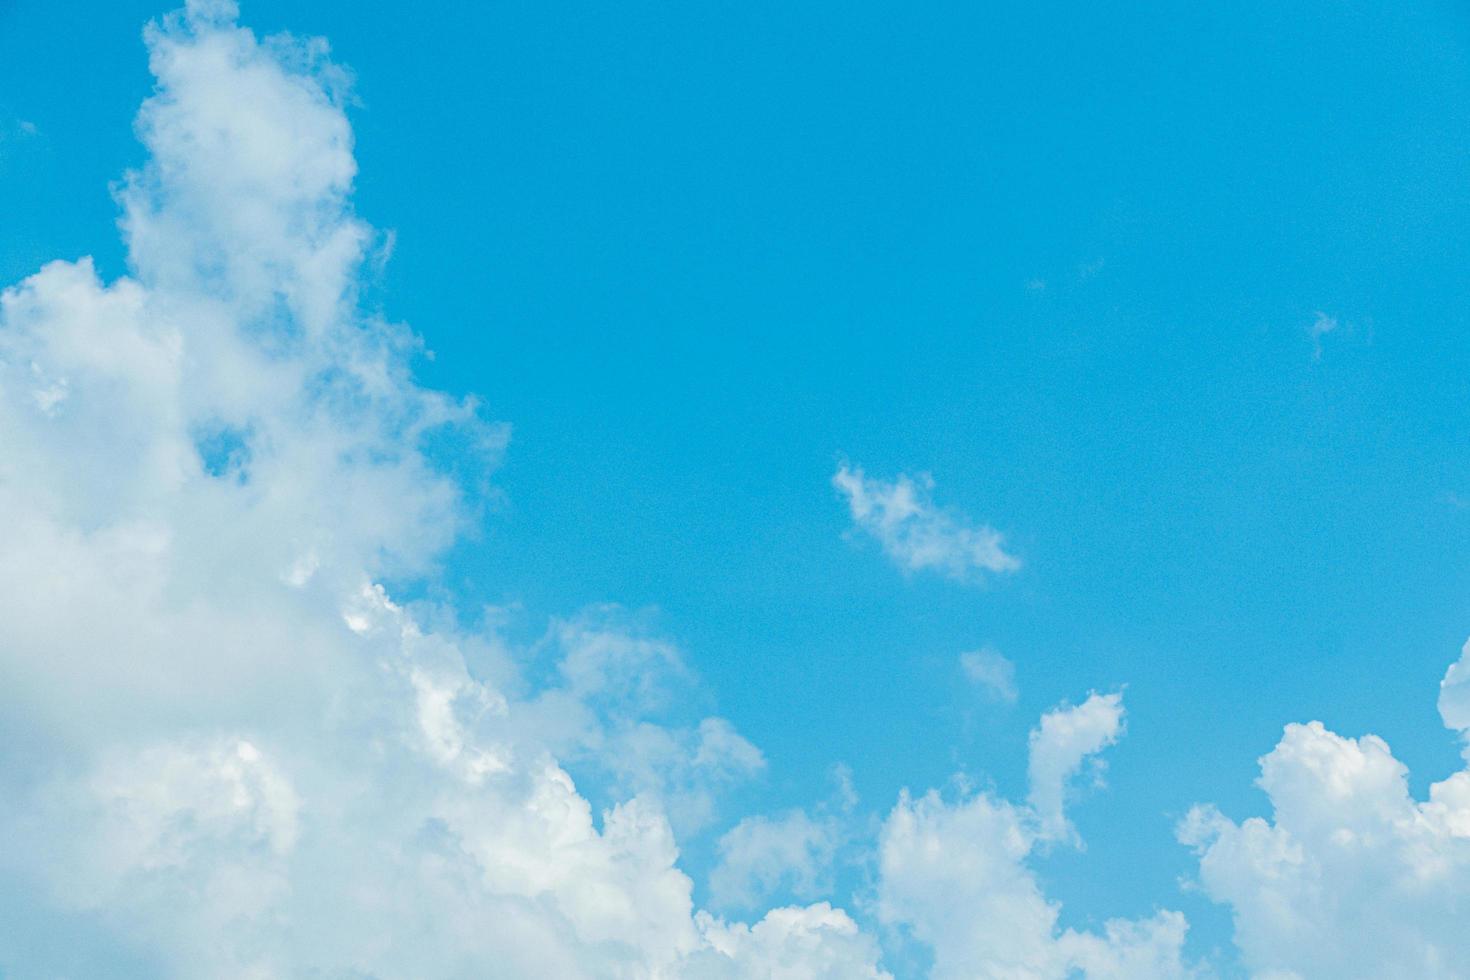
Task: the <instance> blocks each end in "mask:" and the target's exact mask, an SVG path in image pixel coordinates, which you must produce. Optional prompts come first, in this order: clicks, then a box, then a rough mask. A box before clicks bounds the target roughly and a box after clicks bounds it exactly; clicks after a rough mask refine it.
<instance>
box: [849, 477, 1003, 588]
mask: <svg viewBox="0 0 1470 980" xmlns="http://www.w3.org/2000/svg"><path fill="white" fill-rule="evenodd" d="M832 485H833V486H834V487H836V488H837V491H838V492H839V493H840V494H842V496H843V497H844V498H845V499H846V500H847V507H848V510H849V511H850V512H851V514H852V523H853V526H854V527H855V528H856V529H858V530H860V531H862V532H864V533H866V534H868V535H869V536H871V537H872V538H874V539H875V540H877V541H878V543H879V544H881V545H882V546H883V551H884V553H885V554H886V555H888V557H889V558H891V559H892V560H893V562H894V564H896V565H897V566H898V567H899V568H901V569H903V570H904V571H905V572H908V573H912V572H922V571H933V572H938V573H939V574H941V575H944V576H945V577H946V578H951V579H955V580H957V581H965V580H973V579H975V578H976V577H977V576H978V575H980V574H982V573H986V572H990V573H994V574H1001V573H1004V572H1013V571H1015V570H1016V569H1018V568H1020V567H1021V562H1020V559H1018V558H1016V557H1015V556H1014V555H1011V554H1009V553H1007V552H1006V550H1005V547H1004V539H1003V537H1002V535H1001V533H1000V532H999V531H997V530H996V529H995V528H993V527H990V526H989V525H987V524H978V525H977V524H974V523H973V522H971V520H970V519H969V518H968V517H966V516H965V515H964V514H961V513H959V512H957V511H954V510H952V509H949V508H941V507H938V506H936V505H935V504H934V502H933V500H931V499H930V494H931V493H932V491H933V489H934V480H933V479H932V478H931V477H930V476H929V475H928V474H927V473H920V474H919V475H917V476H909V475H908V474H906V473H900V474H899V475H898V478H897V479H895V480H894V481H893V482H891V483H889V482H886V481H884V480H879V479H869V478H868V477H866V476H865V475H864V474H863V470H862V467H849V466H848V465H847V464H846V463H843V464H842V465H840V466H839V467H838V468H837V472H836V474H834V475H833V477H832Z"/></svg>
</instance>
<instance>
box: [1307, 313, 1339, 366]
mask: <svg viewBox="0 0 1470 980" xmlns="http://www.w3.org/2000/svg"><path fill="white" fill-rule="evenodd" d="M1337 327H1338V323H1337V317H1334V316H1328V315H1327V314H1326V313H1323V312H1322V311H1321V310H1318V311H1317V313H1316V315H1315V316H1314V317H1313V318H1312V322H1311V324H1310V325H1309V326H1308V327H1307V335H1308V336H1309V337H1311V338H1312V360H1314V361H1320V360H1321V359H1322V338H1323V337H1325V336H1327V335H1328V334H1330V333H1332V331H1334V330H1336V329H1337Z"/></svg>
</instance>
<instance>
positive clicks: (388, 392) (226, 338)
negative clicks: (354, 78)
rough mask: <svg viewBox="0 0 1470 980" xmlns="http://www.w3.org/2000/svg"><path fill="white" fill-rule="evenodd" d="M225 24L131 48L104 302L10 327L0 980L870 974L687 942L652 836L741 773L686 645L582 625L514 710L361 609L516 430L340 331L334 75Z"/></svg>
mask: <svg viewBox="0 0 1470 980" xmlns="http://www.w3.org/2000/svg"><path fill="white" fill-rule="evenodd" d="M235 16H236V14H235V10H234V8H233V5H232V4H230V3H228V2H220V0H214V2H194V3H191V4H190V5H189V7H188V8H187V9H186V10H185V11H182V12H180V13H177V14H174V15H171V16H168V17H166V18H164V19H162V20H161V21H159V22H158V23H156V24H154V25H153V26H151V27H150V28H149V29H148V31H147V34H146V41H147V47H148V52H149V56H150V64H151V68H152V71H153V73H154V74H155V76H156V78H157V87H156V90H155V92H154V94H153V95H152V96H151V97H150V98H149V99H148V100H147V102H146V103H145V104H144V106H143V108H142V110H141V112H140V113H139V116H138V120H137V130H138V133H139V135H140V137H141V138H142V140H143V142H144V144H145V145H146V148H147V150H148V154H149V156H148V162H147V163H146V165H145V166H143V167H142V169H140V170H139V171H137V172H135V173H130V174H128V175H127V176H126V178H125V179H124V180H123V181H122V183H121V184H120V187H119V190H118V198H119V202H120V204H121V207H122V212H123V216H122V221H121V227H122V230H123V233H124V236H125V239H126V244H127V250H128V253H127V254H128V265H129V274H128V275H127V276H125V277H123V278H120V279H117V280H116V281H113V282H110V283H109V282H103V281H102V280H101V279H100V278H99V276H98V274H97V272H96V270H95V269H94V267H93V265H92V263H91V262H89V261H88V260H85V259H84V260H81V261H77V262H55V263H52V264H50V265H47V266H45V267H44V268H43V269H41V270H40V271H39V272H38V273H36V274H35V275H34V276H32V277H30V278H29V279H27V280H25V281H24V282H22V283H19V284H17V285H15V286H14V287H12V288H10V289H8V290H6V291H5V292H4V294H3V298H0V432H3V433H4V440H5V451H4V452H3V453H0V513H3V514H4V515H5V526H6V535H5V544H4V547H3V548H0V719H3V722H0V725H3V728H4V736H5V737H4V738H0V838H3V839H4V840H6V841H7V846H6V847H5V848H3V849H0V889H3V891H5V892H6V893H8V894H9V895H24V896H25V901H24V903H23V904H17V903H15V902H14V901H12V900H11V899H8V898H7V899H6V901H7V902H9V904H10V905H11V906H12V907H14V908H17V909H22V910H23V911H24V916H22V917H19V918H17V917H14V916H12V917H6V916H0V973H4V974H5V975H7V976H11V975H14V976H45V975H58V974H60V973H67V974H74V975H93V976H101V975H118V974H119V973H120V972H123V971H121V968H120V967H119V965H118V964H122V963H128V964H134V965H135V969H134V970H133V972H134V974H135V975H143V976H179V977H191V978H207V977H262V978H264V977H301V976H321V977H382V978H388V977H451V976H454V977H462V976H484V975H486V973H487V971H493V972H495V973H496V975H501V976H528V977H529V976H557V977H577V976H588V977H591V976H596V977H617V976H627V977H634V976H637V977H657V976H685V975H702V976H712V977H718V976H730V977H768V976H784V977H793V978H795V977H877V976H882V975H883V974H882V973H881V971H880V968H879V967H878V947H877V944H876V942H875V941H874V940H873V939H872V937H871V936H869V935H867V934H865V933H864V932H862V930H860V929H859V928H858V926H857V924H856V923H855V922H854V920H853V919H852V918H851V917H850V916H848V915H847V914H846V913H845V912H843V911H841V910H839V909H835V908H832V907H831V906H830V905H826V904H816V905H811V906H808V907H792V908H784V909H777V910H774V911H772V912H770V913H769V914H767V915H765V916H764V917H761V918H758V919H757V920H756V921H754V922H753V923H741V922H726V921H724V920H721V919H716V918H713V917H711V916H708V915H704V914H701V913H697V911H696V909H695V908H694V905H693V902H692V899H691V894H692V884H691V881H690V879H689V878H688V877H687V876H686V875H685V874H684V873H683V872H682V871H681V870H679V868H678V867H677V866H676V859H677V856H678V848H677V844H676V836H675V834H676V828H678V827H679V826H685V827H697V826H702V825H704V824H707V823H708V822H709V820H710V819H711V818H712V817H711V814H712V807H713V803H712V801H713V800H714V799H715V798H716V797H717V796H718V794H719V793H720V792H722V791H723V790H724V789H725V788H726V787H728V786H730V785H732V784H733V783H735V782H738V781H740V780H742V779H746V778H749V777H750V776H751V775H752V774H754V773H756V772H758V771H759V770H760V769H761V767H762V766H763V765H764V760H763V758H762V756H761V754H760V752H759V751H758V750H757V749H756V748H755V747H754V746H753V745H751V744H750V743H749V742H747V741H746V740H745V739H744V738H742V737H741V736H740V735H739V733H738V732H736V731H735V729H734V728H733V727H732V726H731V725H730V724H729V723H728V722H725V721H723V720H721V719H719V718H703V719H701V718H698V717H692V718H679V719H676V718H672V715H673V714H674V713H676V712H671V706H672V707H677V706H678V702H679V700H680V699H679V697H678V696H677V692H678V690H679V685H681V684H686V683H687V682H688V679H687V676H686V675H687V672H686V671H685V670H684V669H683V667H682V665H681V660H680V657H679V654H678V651H677V649H676V648H674V647H672V646H671V645H670V644H668V643H666V642H663V641H661V640H659V639H657V638H656V637H653V636H651V635H649V634H648V632H647V631H646V630H643V629H641V628H639V626H638V624H637V623H635V622H631V621H630V620H629V618H628V617H626V616H625V615H622V614H620V613H618V611H616V610H609V609H598V610H590V611H588V612H586V613H583V614H581V615H578V616H574V617H571V618H569V619H568V620H566V621H564V622H561V623H558V624H556V625H554V626H553V628H552V630H551V631H550V633H549V635H548V637H547V639H546V641H545V642H544V643H543V644H541V645H539V647H538V649H540V650H542V651H543V652H546V653H547V655H548V656H549V657H551V658H552V659H553V661H554V663H553V665H552V667H551V668H550V669H549V671H548V672H546V673H548V676H547V677H546V678H545V679H544V680H543V682H541V683H539V684H532V683H531V682H530V681H529V680H528V679H527V677H526V676H525V671H524V669H523V668H522V667H521V666H519V665H520V663H521V656H520V654H519V652H517V651H512V650H510V649H509V648H508V647H507V645H506V644H505V643H504V642H502V641H501V640H499V639H497V638H496V636H495V635H493V633H484V632H478V633H477V632H471V631H467V630H464V629H461V628H458V627H456V626H455V625H454V624H453V622H452V617H450V616H449V615H448V614H447V613H445V612H444V611H443V610H435V609H432V608H428V607H413V608H410V607H406V606H404V605H401V604H399V603H397V602H395V601H394V598H393V596H392V595H390V593H389V592H388V591H386V590H385V589H384V588H383V587H382V586H381V585H380V584H378V583H381V582H384V581H388V580H404V579H411V578H412V577H414V576H417V575H421V574H424V573H425V572H426V570H428V569H430V568H431V567H432V562H433V561H434V560H435V558H436V556H437V555H439V554H440V553H442V551H443V549H444V548H445V547H446V546H447V545H448V544H449V543H450V542H451V541H452V540H453V539H454V538H455V536H456V535H457V534H458V533H460V531H461V530H462V529H463V528H465V527H466V526H467V525H469V524H470V523H471V522H473V521H474V520H475V519H476V509H477V500H476V498H475V495H474V494H475V486H476V484H475V481H473V480H469V481H466V480H464V479H461V478H452V477H451V475H450V474H448V473H446V472H444V471H442V470H441V468H440V467H439V466H438V465H437V464H436V462H435V454H434V452H433V449H432V447H433V445H434V444H435V443H436V441H439V440H441V439H442V438H443V437H445V436H452V438H453V440H454V442H455V445H457V446H460V447H469V451H471V452H473V453H476V454H477V455H478V457H479V459H480V460H481V462H482V464H483V466H484V467H486V468H488V467H489V466H490V465H491V463H493V460H494V458H495V455H496V453H497V452H498V451H499V449H500V447H501V445H502V443H503V442H504V439H505V434H506V433H505V430H504V428H503V427H501V426H498V425H495V424H493V423H490V422H488V421H486V420H484V419H482V418H481V417H480V414H479V411H478V409H477V406H476V405H475V404H474V403H473V402H472V401H466V400H460V399H455V398H451V397H448V396H446V395H443V394H441V393H437V392H434V391H429V390H426V389H424V388H422V387H420V386H419V385H417V384H416V383H415V382H414V380H413V379H412V377H411V374H410V363H411V360H412V358H413V356H414V354H415V352H416V351H417V350H418V349H419V341H418V340H417V339H416V338H415V337H414V336H413V335H412V334H411V333H409V332H408V331H406V330H405V329H403V328H401V327H398V326H395V325H393V324H391V323H387V322H384V321H382V320H381V319H379V318H376V317H372V316H368V315H365V314H363V313H362V312H361V306H360V304H359V303H358V301H357V295H356V293H357V290H358V284H359V282H360V281H361V277H362V274H363V269H364V267H365V266H366V265H368V264H370V263H371V261H372V260H373V258H374V252H375V250H377V249H378V248H379V247H380V245H381V241H380V239H379V237H378V236H377V235H376V234H375V233H374V232H373V230H372V229H371V228H370V227H368V226H367V225H366V224H365V223H364V222H362V221H361V220H359V219H358V218H357V217H356V216H355V214H354V212H353V209H352V206H351V202H350V192H351V189H352V183H353V179H354V174H355V163H354V158H353V152H352V134H351V131H350V128H349V126H348V124H347V121H346V117H345V115H344V113H343V110H342V104H343V100H344V98H345V96H346V87H347V84H348V79H347V77H346V75H345V74H344V73H343V72H342V71H340V70H338V69H337V68H335V67H334V66H333V65H332V64H331V63H330V61H329V60H328V57H327V51H326V49H325V46H324V45H323V44H322V43H320V42H315V41H302V40H297V39H292V38H289V37H277V38H269V39H264V40H262V39H258V38H257V37H255V36H254V35H253V34H251V33H250V32H249V31H248V30H245V29H243V28H241V27H239V26H237V24H236V22H235ZM569 765H570V766H572V767H573V768H578V767H580V768H578V771H579V772H585V773H587V774H588V775H587V776H586V778H587V779H588V780H590V781H592V782H593V783H596V784H598V785H601V786H602V787H603V789H604V791H605V795H606V796H607V798H608V800H609V803H608V805H607V806H606V807H605V808H602V807H594V806H593V804H592V803H591V802H590V800H589V797H588V795H587V793H586V792H585V791H584V788H583V787H579V786H578V785H576V784H574V782H573V780H572V778H571V776H570V775H569V770H568V768H567V767H568V766H569ZM36 930H40V931H42V932H45V931H46V930H50V931H49V933H48V934H49V935H50V936H51V937H52V939H51V940H50V941H45V942H34V941H31V939H30V938H28V937H29V935H30V934H31V933H33V932H35V931H36ZM58 936H63V937H73V938H74V937H83V936H84V937H87V941H86V942H81V941H72V939H67V940H64V941H56V937H58Z"/></svg>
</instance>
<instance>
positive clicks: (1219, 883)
mask: <svg viewBox="0 0 1470 980" xmlns="http://www.w3.org/2000/svg"><path fill="white" fill-rule="evenodd" d="M1467 663H1470V645H1467V651H1466V652H1465V653H1464V654H1463V655H1462V656H1461V659H1460V661H1459V662H1458V663H1457V664H1455V665H1454V666H1453V667H1451V668H1450V671H1449V672H1448V674H1446V676H1445V682H1444V685H1443V687H1442V688H1441V695H1440V710H1441V713H1442V714H1443V716H1444V719H1445V723H1446V724H1447V725H1448V726H1449V727H1450V728H1452V729H1456V730H1459V731H1461V732H1462V733H1464V732H1465V730H1466V729H1467V728H1470V717H1467V715H1466V712H1465V707H1466V701H1465V697H1464V690H1465V687H1464V685H1465V678H1466V676H1467V671H1470V668H1467V666H1466V665H1467ZM1259 785H1260V787H1261V789H1263V790H1264V791H1265V792H1266V795H1267V796H1268V797H1269V799H1270V802H1271V808H1272V814H1271V817H1270V819H1262V818H1260V817H1252V818H1249V819H1247V820H1245V821H1242V822H1241V823H1235V822H1234V821H1232V820H1230V819H1228V818H1227V817H1225V816H1224V815H1223V814H1221V813H1220V812H1219V811H1218V810H1217V809H1215V808H1214V807H1211V806H1197V807H1195V808H1194V809H1192V810H1191V811H1190V813H1189V815H1188V816H1187V817H1186V818H1185V819H1184V820H1183V821H1181V823H1180V826H1179V836H1180V839H1181V840H1182V841H1184V842H1185V843H1187V844H1189V845H1191V846H1193V847H1194V848H1195V849H1196V851H1197V852H1198V854H1199V859H1200V872H1199V880H1200V885H1201V887H1202V888H1203V889H1204V891H1205V893H1206V894H1207V895H1209V896H1210V897H1211V898H1213V899H1214V900H1215V901H1217V902H1221V903H1224V904H1227V905H1229V906H1230V909H1231V912H1232V914H1233V916H1234V920H1235V938H1236V945H1237V946H1238V948H1239V950H1240V953H1241V957H1242V959H1243V960H1244V962H1245V965H1246V966H1247V967H1248V968H1250V969H1251V970H1253V971H1254V972H1255V975H1256V976H1258V977H1263V978H1264V977H1273V978H1287V977H1299V978H1312V977H1340V978H1343V980H1356V978H1362V980H1368V978H1385V980H1388V978H1400V977H1401V978H1405V980H1407V978H1411V977H1412V978H1450V977H1463V976H1470V934H1467V932H1466V930H1465V909H1466V908H1467V907H1470V769H1466V770H1461V771H1459V772H1456V773H1454V774H1452V775H1450V776H1449V777H1448V778H1447V779H1444V780H1442V781H1441V782H1438V783H1435V784H1433V785H1431V786H1430V787H1429V793H1428V798H1427V799H1425V800H1416V799H1414V798H1413V797H1412V796H1411V795H1410V793H1409V788H1408V770H1407V769H1406V768H1405V766H1404V765H1403V763H1401V762H1399V761H1398V760H1397V759H1395V758H1394V756H1393V754H1392V752H1391V751H1390V750H1389V747H1388V745H1387V744H1386V743H1385V742H1384V741H1383V740H1382V739H1381V738H1378V737H1377V736H1374V735H1365V736H1363V737H1362V738H1356V739H1354V738H1344V737H1342V736H1339V735H1336V734H1334V733H1333V732H1330V731H1328V730H1327V729H1326V728H1325V727H1324V726H1323V725H1322V724H1321V723H1320V722H1311V723H1310V724H1306V725H1296V724H1294V725H1288V726H1287V727H1286V731H1285V733H1284V734H1283V736H1282V738H1281V741H1280V743H1279V744H1277V746H1276V747H1275V748H1274V749H1273V750H1272V751H1271V752H1270V753H1269V754H1267V755H1266V756H1265V757H1264V758H1262V759H1261V777H1260V780H1259Z"/></svg>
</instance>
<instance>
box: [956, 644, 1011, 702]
mask: <svg viewBox="0 0 1470 980" xmlns="http://www.w3.org/2000/svg"><path fill="white" fill-rule="evenodd" d="M960 670H962V671H964V674H965V677H966V679H968V680H969V682H970V683H971V684H974V685H975V686H976V687H978V688H980V690H982V691H984V692H985V694H986V695H987V696H988V697H990V698H992V699H994V700H996V701H1004V702H1006V703H1007V704H1014V703H1015V701H1016V697H1017V694H1018V692H1017V690H1016V665H1015V664H1013V663H1011V662H1010V661H1009V660H1007V659H1006V658H1005V657H1003V656H1001V655H1000V654H999V653H997V652H996V651H994V650H992V649H991V648H990V647H983V648H981V649H979V650H968V651H966V652H964V653H962V654H960Z"/></svg>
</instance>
